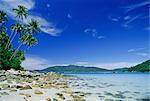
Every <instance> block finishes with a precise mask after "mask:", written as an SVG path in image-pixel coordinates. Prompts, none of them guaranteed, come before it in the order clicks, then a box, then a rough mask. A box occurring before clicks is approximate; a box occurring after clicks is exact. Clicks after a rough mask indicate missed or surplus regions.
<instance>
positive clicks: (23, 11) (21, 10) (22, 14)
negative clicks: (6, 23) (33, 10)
mask: <svg viewBox="0 0 150 101" xmlns="http://www.w3.org/2000/svg"><path fill="white" fill-rule="evenodd" d="M13 11H14V12H15V13H16V15H17V16H16V17H18V18H19V19H21V20H22V21H23V18H27V16H28V12H27V8H26V7H24V6H21V5H19V6H18V8H14V9H13ZM21 27H22V26H21V24H20V23H19V22H17V23H16V24H14V25H13V27H12V32H11V35H10V39H11V41H10V43H9V41H8V42H7V44H6V49H7V48H8V47H9V45H10V44H11V43H12V41H13V40H14V38H15V36H16V35H17V33H18V31H21ZM14 32H15V33H14ZM13 33H14V35H13ZM11 37H12V38H11Z"/></svg>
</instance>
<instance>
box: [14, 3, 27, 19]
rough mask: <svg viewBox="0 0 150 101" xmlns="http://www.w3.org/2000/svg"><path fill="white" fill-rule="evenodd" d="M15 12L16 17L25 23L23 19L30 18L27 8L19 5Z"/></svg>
mask: <svg viewBox="0 0 150 101" xmlns="http://www.w3.org/2000/svg"><path fill="white" fill-rule="evenodd" d="M13 11H14V12H15V13H16V15H17V16H16V17H18V18H19V19H21V20H22V21H23V19H24V18H25V19H26V18H27V16H28V12H27V8H26V7H24V6H22V5H19V6H18V8H14V9H13Z"/></svg>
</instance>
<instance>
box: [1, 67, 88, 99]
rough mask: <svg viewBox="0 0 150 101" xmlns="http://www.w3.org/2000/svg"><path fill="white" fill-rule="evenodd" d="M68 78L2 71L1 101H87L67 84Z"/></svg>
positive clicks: (54, 74)
mask: <svg viewBox="0 0 150 101" xmlns="http://www.w3.org/2000/svg"><path fill="white" fill-rule="evenodd" d="M67 79H69V78H68V77H66V76H63V75H62V74H56V73H53V72H50V73H47V74H41V73H32V72H29V71H15V70H8V71H3V70H1V71H0V101H85V100H84V99H83V97H81V96H78V95H77V94H75V93H74V92H73V90H72V88H70V87H69V86H68V84H67Z"/></svg>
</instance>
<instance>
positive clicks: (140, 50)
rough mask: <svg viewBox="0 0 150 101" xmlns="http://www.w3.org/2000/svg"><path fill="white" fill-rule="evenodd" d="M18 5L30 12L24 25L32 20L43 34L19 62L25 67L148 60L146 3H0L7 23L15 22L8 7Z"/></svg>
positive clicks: (117, 0) (75, 0) (23, 0)
mask: <svg viewBox="0 0 150 101" xmlns="http://www.w3.org/2000/svg"><path fill="white" fill-rule="evenodd" d="M17 5H24V6H26V7H27V8H28V9H29V17H28V19H27V20H24V23H26V22H27V21H28V20H30V19H31V18H35V19H36V20H38V22H39V23H40V24H41V30H42V32H41V33H39V34H38V35H37V37H38V39H39V44H38V45H37V46H34V47H32V48H31V49H30V50H29V51H27V54H26V57H27V58H26V60H25V61H24V62H23V64H22V65H23V66H25V67H26V68H27V69H42V68H45V67H48V66H53V65H68V64H77V65H89V66H97V67H102V68H108V69H113V68H118V67H125V66H132V65H135V64H137V63H140V62H143V61H145V60H147V59H148V58H149V56H148V52H149V51H148V46H149V45H148V43H149V35H148V34H149V30H150V27H149V11H148V9H149V8H148V7H149V6H150V1H149V0H1V1H0V10H4V11H5V12H7V13H8V16H9V18H10V19H11V20H10V23H9V24H12V23H14V21H16V18H15V15H14V13H13V12H12V11H11V9H12V8H14V7H17ZM14 44H15V46H14V47H16V46H17V45H18V41H16V42H14ZM24 48H25V47H23V48H22V49H24Z"/></svg>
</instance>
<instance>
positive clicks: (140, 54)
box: [136, 53, 148, 57]
mask: <svg viewBox="0 0 150 101" xmlns="http://www.w3.org/2000/svg"><path fill="white" fill-rule="evenodd" d="M136 55H139V56H143V57H146V56H148V54H147V53H136Z"/></svg>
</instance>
